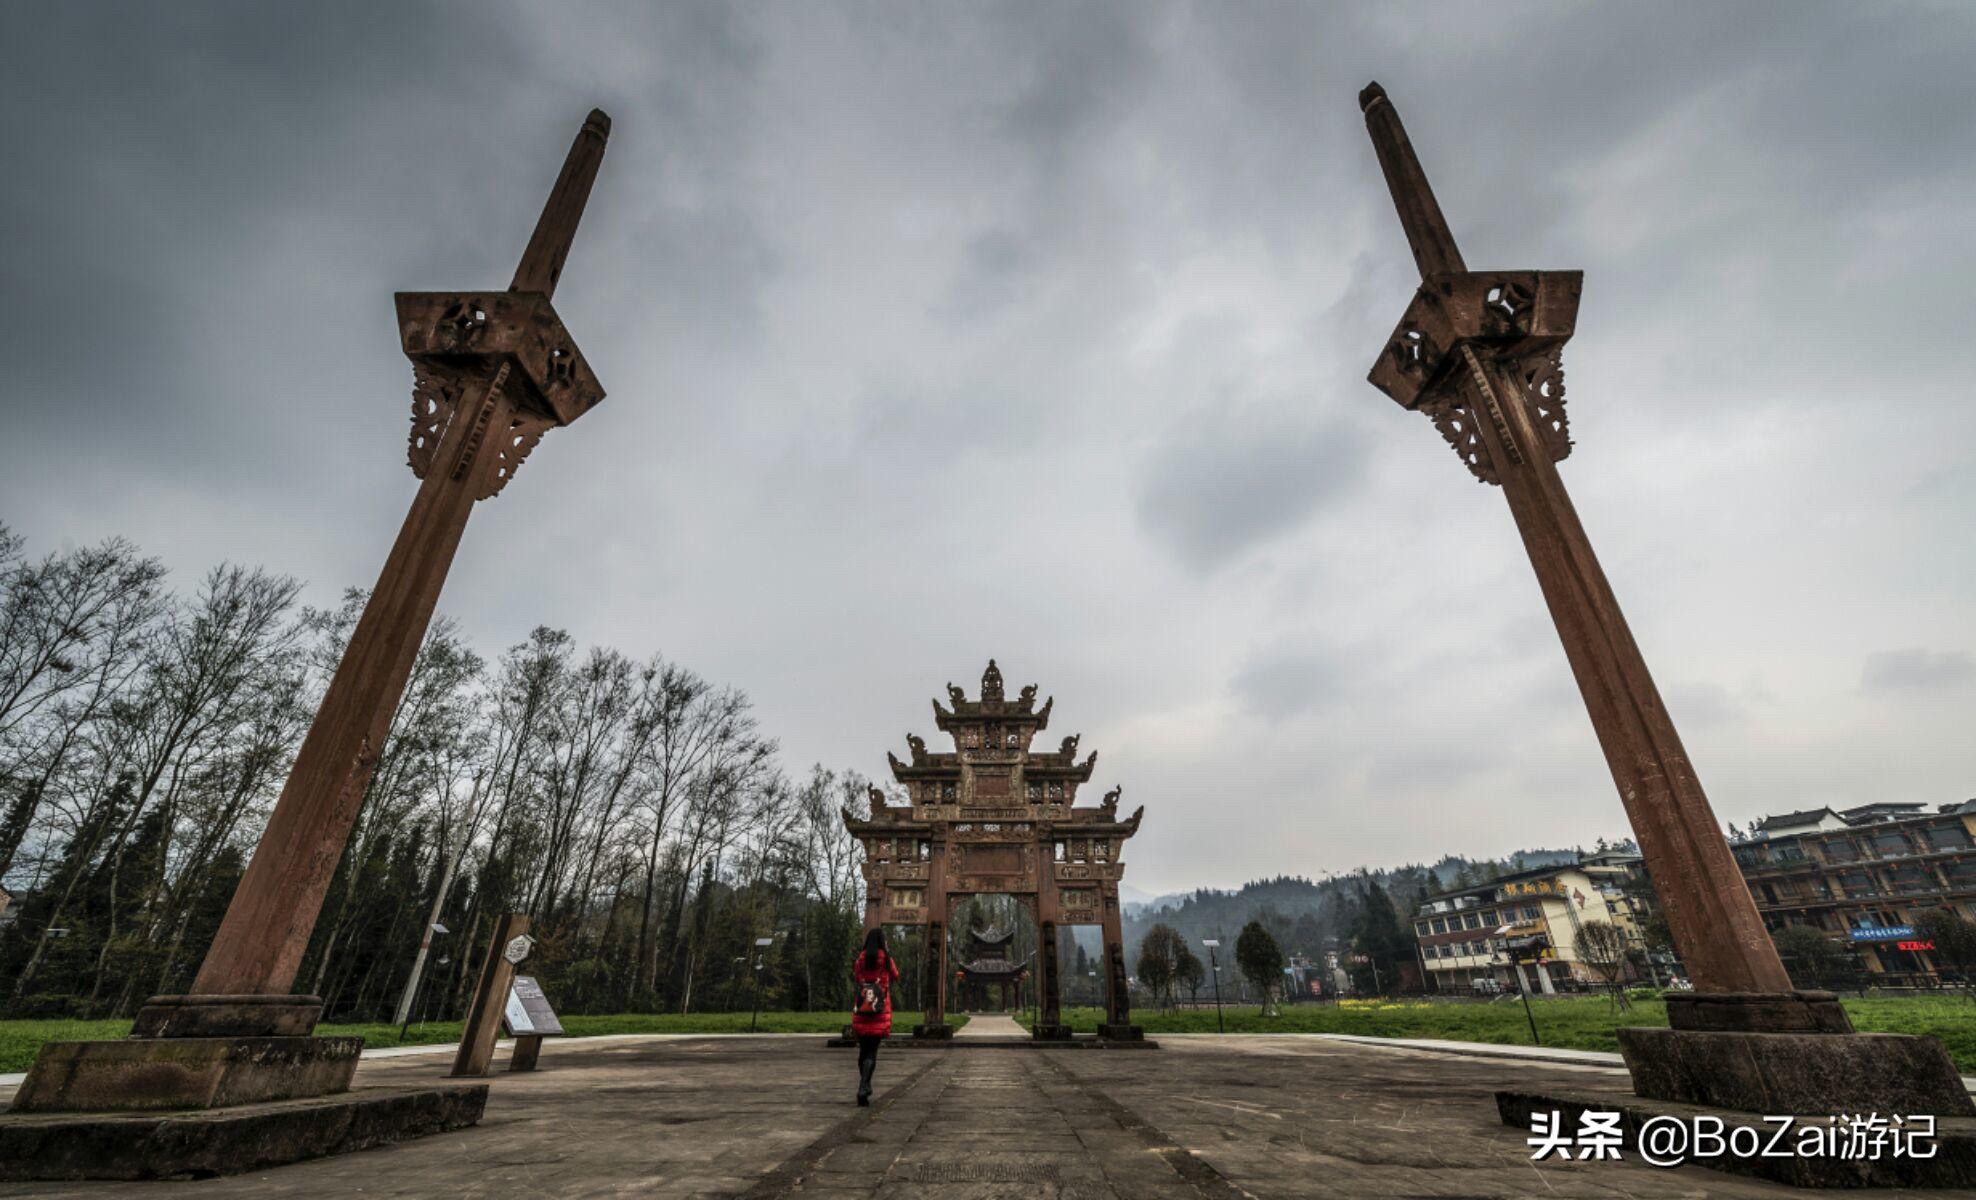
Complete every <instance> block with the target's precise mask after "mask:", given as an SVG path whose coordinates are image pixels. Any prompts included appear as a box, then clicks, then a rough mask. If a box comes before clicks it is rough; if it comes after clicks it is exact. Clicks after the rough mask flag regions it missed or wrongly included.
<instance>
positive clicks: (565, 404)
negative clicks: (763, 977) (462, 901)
mask: <svg viewBox="0 0 1976 1200" xmlns="http://www.w3.org/2000/svg"><path fill="white" fill-rule="evenodd" d="M609 131H610V118H608V117H606V116H605V115H604V114H603V113H602V112H598V111H593V112H592V113H591V114H590V116H589V118H588V119H587V120H586V121H585V122H584V124H583V127H582V129H581V130H580V131H579V132H578V133H577V136H576V141H575V143H574V144H573V145H572V146H571V147H570V151H569V154H568V156H567V157H566V158H565V159H564V162H563V169H562V173H561V174H560V175H559V176H558V178H557V180H556V184H555V187H554V189H553V190H552V191H551V194H550V197H549V201H548V203H547V204H546V205H545V206H544V208H543V211H542V216H541V218H540V220H539V221H538V223H537V225H536V228H535V232H534V235H533V237H532V238H531V239H530V241H529V245H528V248H527V250H526V251H525V252H524V253H523V255H522V260H521V265H520V267H519V268H518V270H517V271H516V274H515V277H514V282H513V283H512V284H511V285H510V288H509V290H508V291H506V292H486V293H478V294H474V293H459V292H447V293H432V292H427V293H399V294H398V295H397V296H396V297H395V298H394V303H395V306H396V309H397V317H398V325H399V333H400V342H401V346H402V348H403V350H404V352H405V354H406V356H407V357H408V358H410V359H411V362H412V367H413V380H414V382H413V389H412V413H413V416H412V427H411V432H410V438H409V448H408V454H407V458H408V462H409V465H410V466H411V469H412V472H413V474H414V475H415V476H416V477H417V478H418V479H419V480H420V485H419V489H418V492H417V494H416V495H415V496H414V497H413V499H412V503H411V506H410V508H409V509H408V511H407V512H406V515H405V520H404V523H403V524H402V526H401V527H400V529H399V532H398V536H397V540H396V541H395V542H394V543H393V545H392V548H391V551H390V554H389V555H388V556H387V557H386V559H385V562H384V566H383V569H382V570H381V571H380V572H379V574H378V578H377V583H376V586H375V587H374V588H373V589H372V591H371V595H370V599H369V601H368V602H367V603H366V604H365V606H364V612H363V615H362V616H361V617H360V618H359V619H358V622H357V626H356V628H355V629H354V630H353V631H352V632H351V635H350V641H349V644H348V645H347V646H346V647H345V649H344V652H343V657H342V660H341V661H340V662H339V663H338V664H337V668H336V672H335V674H334V675H333V676H332V677H331V679H330V683H329V687H328V688H327V690H326V691H325V692H324V694H323V699H322V703H321V705H320V707H319V708H318V710H317V713H316V718H315V721H314V722H313V723H312V724H311V725H310V727H309V731H308V733H307V734H306V735H305V736H304V738H303V741H302V745H301V748H300V750H299V752H298V753H297V755H296V758H295V762H294V764H293V766H292V767H291V769H290V771H289V775H288V779H287V781H286V783H285V784H284V785H283V787H282V790H281V795H280V797H279V798H278V799H277V800H276V802H275V806H274V810H273V811H272V812H271V813H270V814H269V817H268V822H267V826H266V828H265V830H264V831H263V832H262V835H261V839H260V842H259V843H258V845H257V846H256V847H255V850H254V854H253V857H252V858H251V859H250V860H249V862H248V865H247V869H246V872H245V873H244V874H243V875H242V877H241V880H240V884H239V886H238V887H237V888H236V889H235V891H234V894H233V897H232V900H231V902H230V903H229V904H228V906H227V910H226V915H225V916H224V918H223V919H222V920H221V922H220V927H219V931H218V932H217V934H216V935H215V936H214V938H213V942H212V945H211V946H210V947H209V948H208V949H207V951H206V954H205V957H204V959H203V960H202V961H201V964H200V967H199V972H198V974H197V976H196V977H195V979H194V982H193V985H192V991H191V992H190V993H188V994H186V995H178V996H153V997H151V998H150V999H149V1000H147V1001H146V1002H145V1004H144V1005H143V1007H142V1008H140V1009H139V1011H138V1014H137V1019H136V1021H135V1022H134V1024H133V1026H132V1029H131V1036H132V1038H133V1039H138V1040H142V1041H145V1042H147V1043H150V1044H149V1045H148V1046H144V1047H137V1048H130V1047H125V1048H123V1049H119V1050H116V1051H114V1052H109V1051H90V1052H83V1053H82V1055H81V1058H80V1059H77V1060H75V1061H70V1060H69V1059H68V1058H67V1057H65V1055H66V1054H68V1052H65V1051H62V1050H60V1049H59V1047H60V1046H62V1045H68V1046H76V1045H79V1044H78V1043H67V1044H61V1043H51V1045H50V1047H45V1048H44V1050H43V1053H42V1055H41V1056H40V1057H39V1058H38V1059H37V1061H36V1065H35V1068H34V1070H33V1071H32V1072H30V1080H29V1084H30V1085H34V1086H33V1087H28V1086H27V1085H24V1090H27V1091H36V1090H37V1089H40V1088H41V1087H42V1085H43V1084H46V1085H47V1086H49V1087H53V1088H55V1089H56V1090H58V1091H70V1090H74V1089H82V1091H87V1090H88V1088H89V1086H90V1085H89V1079H88V1075H89V1072H88V1070H87V1069H86V1068H88V1067H89V1065H90V1064H91V1063H93V1062H95V1061H97V1060H98V1059H100V1058H105V1057H106V1056H108V1057H114V1058H117V1059H119V1060H121V1061H129V1062H149V1063H152V1064H154V1065H155V1066H156V1067H157V1069H156V1070H154V1071H150V1072H148V1073H146V1072H140V1073H139V1074H138V1076H135V1077H136V1078H142V1079H144V1080H145V1085H144V1086H142V1087H135V1088H131V1087H125V1088H115V1089H97V1090H96V1091H94V1092H91V1093H90V1099H89V1100H88V1101H87V1102H86V1103H85V1102H82V1100H81V1096H82V1091H76V1093H75V1100H76V1102H74V1103H71V1102H68V1101H63V1102H62V1105H63V1106H64V1107H68V1108H74V1109H83V1108H87V1109H92V1110H97V1111H109V1110H115V1109H119V1108H144V1107H161V1106H167V1105H164V1104H163V1103H162V1102H164V1101H171V1102H173V1103H172V1104H171V1105H169V1106H175V1107H182V1108H183V1107H215V1106H220V1105H226V1104H232V1103H239V1102H242V1100H243V1099H245V1100H256V1099H269V1098H276V1096H277V1094H283V1095H285V1096H288V1097H298V1096H302V1095H323V1094H333V1093H335V1092H340V1091H343V1090H345V1089H346V1088H347V1086H348V1082H349V1079H350V1073H351V1071H352V1070H354V1068H355V1064H356V1058H355V1055H354V1054H345V1049H346V1047H345V1046H344V1043H345V1042H346V1041H347V1039H338V1038H311V1037H310V1036H309V1035H310V1034H312V1033H313V1032H314V1030H315V1026H316V1022H317V1020H318V1019H319V1018H320V1017H321V1015H322V1000H321V999H320V998H319V997H315V996H306V995H297V994H293V993H292V990H291V989H292V988H293V987H294V983H295V974H296V971H297V969H298V968H299V966H300V964H301V960H302V955H303V953H304V952H305V951H306V950H307V948H308V945H309V939H310V935H311V933H312V932H313V930H314V928H315V923H316V918H317V915H318V913H319V912H320V910H321V907H322V903H323V897H324V894H325V893H326V891H327V890H328V887H329V884H330V880H331V878H332V876H333V875H334V873H335V871H336V866H337V863H338V861H339V860H340V858H341V857H342V854H343V851H344V847H345V844H346V843H347V842H348V840H349V836H350V831H351V828H352V826H353V825H354V823H355V821H356V819H357V814H358V809H359V808H360V806H361V805H362V803H363V799H364V795H365V791H366V789H367V787H368V785H369V782H370V777H371V772H372V770H373V768H374V767H375V766H376V763H377V760H378V757H379V755H380V754H381V753H382V751H383V749H384V746H385V742H386V740H387V738H388V737H389V734H390V730H391V722H392V719H393V717H394V715H395V713H396V710H397V707H398V703H399V701H400V699H401V698H402V696H403V693H404V689H405V685H406V682H407V680H408V678H409V676H410V674H411V670H412V666H413V663H414V661H415V659H416V658H417V655H418V650H419V647H420V645H421V643H422V642H423V641H424V639H425V635H426V630H427V627H428V626H429V624H430V622H431V619H432V614H433V611H434V608H435V606H436V605H437V604H438V601H439V595H440V591H441V589H442V587H443V585H444V584H445V581H446V575H447V572H448V571H449V570H450V568H451V566H452V562H453V557H454V554H455V552H456V551H457V550H458V548H459V544H460V539H461V537H462V536H463V534H464V532H465V529H466V523H467V518H468V516H469V515H470V514H471V513H472V511H473V507H474V505H475V504H476V503H477V502H479V501H481V500H484V499H487V498H489V497H491V496H494V495H496V494H498V493H499V492H500V491H501V490H502V489H503V488H504V487H506V486H507V484H508V482H509V481H510V480H511V479H512V478H513V477H514V474H515V472H516V471H518V470H519V469H520V466H521V463H522V461H523V459H524V458H526V456H527V455H528V453H529V451H530V450H532V449H533V448H534V446H535V444H536V443H537V441H539V440H540V439H541V437H542V436H543V434H544V433H545V432H546V431H547V430H549V429H551V428H554V427H556V426H559V425H567V424H569V423H570V422H572V421H574V420H576V418H578V417H580V416H582V415H583V413H585V412H587V411H588V410H589V409H590V408H591V407H592V406H594V405H595V404H596V403H597V402H598V401H600V400H601V399H602V398H603V394H604V393H603V388H602V387H601V386H600V385H599V384H598V382H597V380H596V377H595V376H594V375H593V374H592V373H591V371H590V368H589V366H588V364H587V363H586V362H585V361H584V359H583V356H582V354H581V353H580V352H579V351H578V350H577V348H576V345H575V342H574V340H573V339H572V338H571V337H570V335H569V333H568V331H567V330H566V329H564V328H563V325H562V321H561V318H559V317H558V316H557V315H556V312H555V309H554V308H553V306H552V305H551V304H550V297H551V294H552V293H553V292H554V291H555V287H556V282H557V278H558V276H559V275H560V273H561V270H562V264H563V261H564V259H565V257H566V256H567V254H568V252H569V248H570V244H571V242H572V240H573V239H574V237H575V235H576V227H577V221H578V218H579V217H580V216H581V214H582V212H583V208H584V205H585V203H586V202H587V200H588V198H589V195H590V189H591V184H592V183H593V181H594V180H595V178H596V175H597V169H598V166H599V165H600V164H601V162H602V160H603V154H604V143H605V138H606V137H607V135H608V134H609ZM216 1039H217V1040H223V1041H230V1042H231V1045H230V1046H220V1045H215V1044H213V1042H214V1040H216ZM270 1041H273V1042H279V1043H282V1044H281V1045H275V1046H269V1045H267V1044H265V1043H268V1042H270ZM187 1042H193V1043H199V1044H196V1045H188V1044H185V1043H187ZM83 1045H88V1044H83ZM51 1048H52V1049H53V1050H54V1053H53V1055H52V1057H51V1054H50V1050H51ZM186 1055H193V1056H198V1057H212V1056H219V1057H220V1058H223V1059H224V1060H225V1061H226V1062H227V1063H229V1064H232V1067H234V1068H238V1071H237V1073H239V1074H240V1075H241V1076H242V1077H241V1078H240V1079H238V1080H235V1081H233V1082H231V1083H229V1085H228V1086H227V1087H224V1088H220V1089H213V1088H211V1087H208V1086H205V1085H204V1084H202V1083H201V1082H200V1081H199V1080H197V1079H191V1078H189V1077H187V1076H186V1075H185V1074H184V1073H183V1072H182V1071H180V1070H178V1069H177V1068H176V1067H174V1066H173V1064H174V1063H177V1062H180V1061H181V1060H183V1059H184V1057H185V1056H186ZM44 1063H45V1064H46V1066H45V1068H44ZM230 1069H232V1068H230ZM43 1075H45V1078H43V1079H37V1078H35V1076H43ZM249 1077H252V1078H251V1079H250V1078H249ZM37 1094H39V1093H37Z"/></svg>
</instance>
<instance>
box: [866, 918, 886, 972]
mask: <svg viewBox="0 0 1976 1200" xmlns="http://www.w3.org/2000/svg"><path fill="white" fill-rule="evenodd" d="M884 957H885V930H884V929H882V928H880V927H879V926H877V925H874V926H872V927H871V929H870V930H869V931H867V932H866V934H865V941H864V968H865V970H867V971H876V970H877V969H878V963H879V960H880V959H882V958H884Z"/></svg>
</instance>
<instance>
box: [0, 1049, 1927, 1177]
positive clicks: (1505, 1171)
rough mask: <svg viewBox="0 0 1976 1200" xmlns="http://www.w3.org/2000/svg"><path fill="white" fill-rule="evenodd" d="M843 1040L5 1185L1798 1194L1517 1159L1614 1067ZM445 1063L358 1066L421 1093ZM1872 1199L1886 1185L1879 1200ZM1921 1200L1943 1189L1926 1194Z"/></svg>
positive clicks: (1627, 1166)
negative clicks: (470, 1111) (456, 1121)
mask: <svg viewBox="0 0 1976 1200" xmlns="http://www.w3.org/2000/svg"><path fill="white" fill-rule="evenodd" d="M853 1060H854V1055H853V1052H851V1051H848V1050H833V1049H827V1048H825V1047H824V1046H823V1044H822V1039H819V1038H816V1037H803V1036H763V1037H678V1038H637V1039H624V1040H595V1041H588V1042H566V1043H561V1044H558V1043H554V1042H552V1043H551V1044H550V1045H549V1046H548V1048H547V1049H546V1050H545V1051H544V1053H543V1056H542V1070H540V1071H539V1072H537V1073H534V1074H523V1075H509V1074H505V1073H499V1069H500V1068H501V1067H502V1066H504V1065H505V1056H504V1057H503V1058H502V1059H497V1061H496V1068H497V1074H496V1075H495V1076H494V1077H493V1083H494V1094H493V1097H492V1099H491V1100H490V1101H489V1103H488V1107H487V1115H486V1119H485V1120H484V1121H483V1122H482V1123H481V1124H480V1125H479V1126H478V1127H477V1128H474V1129H471V1130H468V1131H465V1132H462V1133H454V1134H447V1135H442V1136H439V1137H434V1138H429V1139H426V1140H423V1141H417V1142H410V1143H406V1144H403V1145H399V1146H394V1147H388V1148H384V1149H378V1150H371V1151H365V1152H362V1153H358V1154H352V1155H346V1156H343V1157H340V1158H332V1159H323V1160H318V1161H315V1162H307V1163H300V1164H296V1165H294V1166H289V1167H283V1168H279V1169H276V1170H271V1171H264V1172H258V1173H254V1174H249V1175H242V1176H234V1177H229V1178H223V1179H211V1180H200V1181H186V1182H165V1183H150V1184H86V1185H84V1184H62V1185H56V1184H41V1185H0V1194H5V1195H22V1196H37V1197H54V1196H76V1197H95V1196H106V1195H116V1196H124V1195H129V1196H137V1195H142V1196H144V1197H147V1198H154V1197H155V1198H159V1200H163V1198H167V1197H169V1198H173V1200H177V1198H180V1197H195V1196H196V1197H204V1198H210V1200H222V1198H228V1197H304V1196H307V1197H319V1196H364V1197H480V1196H501V1197H515V1196H528V1197H586V1196H659V1197H690V1196H735V1197H751V1198H768V1197H783V1196H787V1197H851V1196H877V1197H919V1196H924V1197H929V1198H930V1200H989V1198H1001V1197H1008V1198H1011V1200H1015V1198H1029V1197H1039V1196H1051V1197H1061V1198H1064V1200H1076V1198H1080V1197H1127V1198H1143V1200H1164V1198H1168V1197H1172V1198H1176V1200H1177V1198H1181V1197H1238V1196H1259V1197H1274V1196H1325V1197H1331V1196H1336V1197H1370V1196H1502V1197H1517V1198H1519V1200H1526V1198H1528V1197H1534V1196H1545V1197H1573V1196H1584V1197H1635V1196H1639V1197H1649V1196H1651V1197H1662V1196H1665V1197H1676V1196H1688V1197H1698V1196H1704V1195H1706V1196H1784V1195H1793V1194H1801V1193H1795V1192H1794V1191H1793V1190H1792V1189H1789V1188H1785V1187H1782V1186H1776V1185H1769V1184H1763V1183H1757V1182H1752V1181H1748V1180H1744V1179H1740V1178H1736V1177H1732V1176H1728V1175H1723V1174H1719V1173H1716V1172H1711V1171H1705V1170H1702V1169H1700V1168H1695V1167H1685V1168H1681V1169H1679V1170H1673V1171H1667V1170H1658V1169H1654V1168H1650V1167H1646V1166H1644V1165H1640V1164H1638V1163H1635V1162H1625V1163H1619V1164H1614V1163H1610V1162H1572V1163H1558V1162H1554V1161H1553V1162H1546V1163H1543V1164H1533V1163H1531V1162H1530V1161H1529V1159H1528V1157H1527V1155H1528V1151H1527V1149H1526V1147H1525V1146H1524V1145H1523V1135H1522V1134H1521V1133H1520V1132H1518V1131H1515V1130H1511V1129H1508V1128H1505V1127H1504V1126H1503V1125H1501V1124H1500V1123H1499V1122H1498V1120H1497V1118H1496V1112H1495V1106H1494V1103H1493V1100H1492V1098H1491V1096H1492V1093H1493V1092H1494V1091H1495V1090H1496V1089H1497V1088H1503V1087H1522V1088H1534V1087H1540V1086H1550V1087H1554V1088H1555V1087H1567V1088H1584V1087H1587V1086H1590V1087H1601V1088H1609V1087H1615V1086H1618V1087H1623V1086H1624V1082H1625V1076H1624V1074H1623V1072H1620V1071H1617V1070H1613V1069H1608V1068H1603V1067H1587V1066H1567V1065H1540V1064H1533V1063H1526V1062H1521V1061H1510V1060H1504V1059H1492V1058H1476V1057H1465V1056H1458V1055H1451V1054H1441V1053H1430V1052H1423V1051H1419V1050H1410V1049H1396V1048H1388V1047H1373V1046H1361V1045H1350V1044H1345V1043H1339V1042H1332V1041H1328V1040H1325V1039H1321V1038H1315V1037H1293V1036H1285V1037H1229V1038H1214V1037H1208V1036H1191V1037H1172V1036H1168V1037H1165V1038H1163V1039H1162V1042H1161V1048H1160V1049H1158V1050H1150V1051H1125V1050H1096V1049H1049V1050H1044V1049H1036V1048H1031V1047H1020V1048H1017V1047H1005V1046H998V1045H992V1044H974V1045H968V1044H965V1043H963V1044H961V1045H957V1046H954V1047H952V1048H947V1049H921V1048H918V1047H888V1051H887V1053H885V1054H884V1055H883V1056H882V1057H881V1059H880V1062H879V1073H878V1084H879V1090H878V1094H877V1096H876V1097H875V1098H874V1101H873V1105H872V1107H870V1108H868V1109H860V1108H857V1107H856V1106H855V1105H854V1104H853V1103H852V1099H851V1097H852V1089H853V1084H854V1079H855V1063H854V1061H853ZM449 1061H450V1060H449V1058H448V1055H447V1054H446V1053H435V1054H431V1055H417V1056H410V1057H402V1058H392V1059H374V1060H368V1061H366V1062H365V1064H364V1066H363V1068H362V1070H361V1071H360V1072H359V1074H358V1076H357V1080H358V1085H359V1086H375V1085H380V1084H393V1083H397V1084H403V1083H413V1082H421V1081H428V1080H438V1079H441V1078H443V1077H444V1076H445V1072H446V1069H447V1066H448V1064H449ZM1879 1194H1881V1195H1890V1194H1896V1193H1886V1192H1883V1193H1879ZM1934 1194H1936V1195H1940V1194H1942V1193H1934Z"/></svg>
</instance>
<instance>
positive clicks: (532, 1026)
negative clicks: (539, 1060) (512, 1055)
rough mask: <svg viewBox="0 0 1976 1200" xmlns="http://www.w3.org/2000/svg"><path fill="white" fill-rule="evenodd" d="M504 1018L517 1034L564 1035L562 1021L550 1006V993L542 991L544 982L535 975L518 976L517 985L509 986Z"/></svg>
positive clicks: (504, 1022)
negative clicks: (536, 978)
mask: <svg viewBox="0 0 1976 1200" xmlns="http://www.w3.org/2000/svg"><path fill="white" fill-rule="evenodd" d="M501 1020H502V1023H503V1024H505V1025H507V1027H508V1032H509V1033H511V1034H513V1035H515V1036H516V1037H521V1036H523V1035H526V1034H534V1035H536V1036H538V1037H540V1036H543V1035H547V1036H551V1037H562V1036H563V1023H562V1022H561V1021H558V1020H557V1019H556V1010H555V1009H553V1008H550V1007H549V997H547V996H545V995H543V994H542V985H541V984H539V983H537V982H535V977H534V976H532V975H517V976H515V982H514V986H513V987H510V988H509V989H508V1010H507V1012H506V1013H504V1014H502V1017H501Z"/></svg>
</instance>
